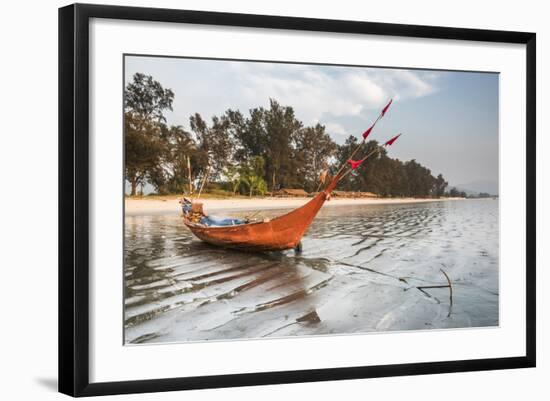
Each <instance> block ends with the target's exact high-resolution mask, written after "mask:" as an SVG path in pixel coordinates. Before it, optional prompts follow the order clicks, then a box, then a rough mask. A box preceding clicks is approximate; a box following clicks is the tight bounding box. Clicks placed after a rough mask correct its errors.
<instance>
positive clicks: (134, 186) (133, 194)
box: [130, 178, 137, 196]
mask: <svg viewBox="0 0 550 401" xmlns="http://www.w3.org/2000/svg"><path fill="white" fill-rule="evenodd" d="M130 185H131V187H132V189H131V191H130V196H136V190H137V180H136V179H135V178H134V179H132V180H130Z"/></svg>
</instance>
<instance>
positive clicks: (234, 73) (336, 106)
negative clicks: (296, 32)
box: [125, 56, 499, 193]
mask: <svg viewBox="0 0 550 401" xmlns="http://www.w3.org/2000/svg"><path fill="white" fill-rule="evenodd" d="M137 72H141V73H143V74H146V75H151V76H152V77H153V78H154V79H155V80H157V81H159V82H160V83H161V84H162V86H163V87H164V88H170V89H172V91H173V92H174V94H175V96H174V102H173V105H172V107H173V111H171V112H170V111H168V112H166V113H165V115H166V118H167V122H168V124H170V125H181V126H182V127H184V128H187V129H189V116H190V115H192V114H194V113H195V112H198V113H200V114H201V115H202V117H203V118H205V119H208V120H209V119H210V118H211V117H212V116H214V115H222V114H223V113H224V112H225V110H227V109H229V108H231V109H233V110H240V111H241V112H243V114H245V115H248V110H250V109H251V108H255V107H259V106H263V107H269V99H270V98H274V99H276V100H277V101H278V102H279V103H280V104H282V105H284V106H292V107H293V108H294V111H295V113H296V117H297V118H298V119H299V120H301V121H302V122H303V123H304V125H306V126H307V125H314V124H316V123H320V124H322V125H324V126H325V127H326V131H327V132H328V134H329V135H330V136H331V137H332V139H333V140H334V141H335V142H337V143H339V144H341V143H343V142H344V141H345V139H346V138H347V137H348V136H349V135H355V136H357V137H358V138H360V137H361V133H362V132H363V131H364V130H365V129H366V128H368V127H369V126H370V125H371V124H372V122H373V121H374V120H375V119H376V117H377V116H378V114H379V113H380V110H381V109H382V108H383V107H384V105H385V104H386V103H387V102H388V100H389V99H391V98H393V104H392V105H391V107H390V109H389V110H388V112H387V113H386V115H385V116H384V118H383V119H381V120H380V121H379V123H378V124H377V125H376V128H375V129H374V130H373V132H372V133H371V136H370V137H369V138H370V139H376V140H378V141H379V142H383V141H386V140H387V139H389V138H390V137H392V136H394V135H396V134H398V133H402V134H403V135H402V136H401V137H400V138H399V141H397V142H396V143H395V144H394V145H393V146H392V147H391V148H389V152H388V153H389V156H390V157H394V158H398V159H400V160H404V161H406V160H411V159H416V160H417V161H418V162H419V163H421V164H422V165H424V166H426V167H427V168H429V169H430V170H431V171H432V174H433V175H437V174H439V173H441V174H443V177H445V179H446V180H447V181H448V182H449V184H450V185H459V186H464V185H465V184H467V185H466V188H465V189H468V188H467V186H471V187H477V188H479V189H477V190H485V191H487V192H492V193H496V192H498V189H496V191H495V188H496V186H497V183H498V120H499V119H498V85H499V75H498V74H497V73H480V72H456V71H435V70H410V69H393V68H377V67H359V66H352V67H349V66H334V65H330V66H328V65H312V64H283V63H273V62H250V61H226V60H207V59H190V58H168V57H143V56H126V59H125V81H126V83H128V82H130V81H131V80H132V76H133V75H134V74H135V73H137Z"/></svg>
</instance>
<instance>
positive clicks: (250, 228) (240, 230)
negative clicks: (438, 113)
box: [182, 100, 401, 252]
mask: <svg viewBox="0 0 550 401" xmlns="http://www.w3.org/2000/svg"><path fill="white" fill-rule="evenodd" d="M391 103H392V100H390V101H389V103H388V104H387V105H386V106H385V107H384V108H383V109H382V112H381V113H380V115H379V116H378V118H377V119H376V120H375V121H374V123H373V124H372V125H371V126H370V128H368V129H367V130H366V131H365V132H363V134H362V136H363V140H362V142H361V143H359V144H358V145H357V147H356V148H355V150H354V151H353V152H352V153H351V155H350V156H349V160H347V162H346V163H344V164H343V165H342V166H341V167H340V168H339V170H338V172H337V173H336V175H335V176H334V177H333V178H332V179H330V180H329V182H328V184H327V185H326V186H325V188H324V189H323V190H322V191H321V192H319V193H318V194H317V195H316V196H315V197H314V198H313V199H311V200H310V201H309V202H307V203H306V204H305V205H303V206H301V207H299V208H297V209H295V210H293V211H291V212H289V213H287V214H284V215H282V216H279V217H276V218H274V219H272V220H269V221H267V220H266V221H259V222H252V223H248V222H245V223H243V222H239V223H238V224H231V225H209V224H201V223H200V221H201V219H199V220H198V222H197V220H195V219H193V220H192V213H191V211H192V210H189V212H185V211H184V217H183V221H184V223H185V225H186V226H187V227H189V229H190V230H191V232H192V233H193V234H195V236H196V237H198V238H200V239H201V240H203V241H205V242H208V243H210V244H213V245H217V246H221V247H224V248H234V249H241V250H247V251H260V252H261V251H283V250H285V249H293V248H294V249H300V248H301V243H300V240H301V239H302V237H303V235H304V234H305V232H306V231H307V229H308V228H309V226H310V224H311V222H312V221H313V219H314V218H315V216H317V213H318V212H319V210H320V209H321V207H322V206H323V204H324V203H325V202H326V201H327V200H329V199H330V194H331V192H332V191H333V190H334V188H336V184H338V182H339V181H340V180H341V179H342V178H343V177H345V176H346V175H347V174H349V173H350V172H351V171H353V170H355V169H356V168H357V167H358V166H359V165H361V163H363V162H364V161H365V160H366V159H367V158H369V157H371V156H373V155H374V154H377V153H378V152H379V150H380V149H381V148H382V146H384V147H385V146H391V145H392V144H393V143H394V142H395V141H396V140H397V138H399V136H400V135H401V134H399V135H397V136H395V137H393V138H391V139H390V140H388V141H387V142H386V143H384V144H383V145H382V146H379V147H377V148H376V149H374V150H373V151H371V152H370V153H368V154H367V155H366V156H364V157H363V158H362V159H360V160H353V159H352V158H353V156H354V155H355V154H356V153H357V152H358V151H359V150H360V149H361V147H362V146H363V145H364V144H365V143H366V139H367V137H368V136H369V134H370V133H371V131H372V129H373V128H374V126H375V125H376V123H377V122H378V120H380V119H381V118H382V117H383V116H384V114H385V113H386V111H387V110H388V108H389V107H390V104H391ZM348 164H349V165H350V166H349V168H348ZM346 168H348V169H347V171H344V170H345V169H346ZM203 185H204V181H203ZM201 190H202V186H201ZM199 194H200V191H199ZM182 206H183V205H182ZM186 206H189V207H192V203H191V202H190V201H189V202H188V203H186ZM201 208H202V207H201ZM205 220H208V218H206V217H205ZM225 220H229V221H231V219H225Z"/></svg>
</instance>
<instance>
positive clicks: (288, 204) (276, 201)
mask: <svg viewBox="0 0 550 401" xmlns="http://www.w3.org/2000/svg"><path fill="white" fill-rule="evenodd" d="M179 199H180V198H179V197H143V198H126V199H125V201H124V208H125V215H126V216H146V215H164V214H172V213H175V212H176V211H179V210H180V206H179ZM458 199H463V198H441V199H434V198H375V199H372V198H371V199H365V198H357V199H354V198H343V199H342V198H340V199H338V198H336V197H332V198H331V199H330V201H328V202H326V203H325V204H324V206H323V207H333V206H361V205H390V204H397V205H398V204H408V203H424V202H441V201H451V200H458ZM309 200H311V198H306V197H304V198H274V197H266V198H227V199H200V200H199V201H200V202H201V203H203V205H204V209H205V211H206V212H214V211H219V210H228V211H232V210H233V211H240V210H242V211H244V210H270V209H288V208H296V207H299V206H302V205H303V204H305V203H306V202H308V201H309Z"/></svg>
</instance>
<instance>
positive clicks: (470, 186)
mask: <svg viewBox="0 0 550 401" xmlns="http://www.w3.org/2000/svg"><path fill="white" fill-rule="evenodd" d="M449 187H455V188H456V189H458V190H459V191H464V192H466V194H467V195H477V194H478V193H480V192H486V193H488V194H491V195H498V182H497V181H492V180H478V181H472V182H468V183H466V184H459V185H450V186H449Z"/></svg>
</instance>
